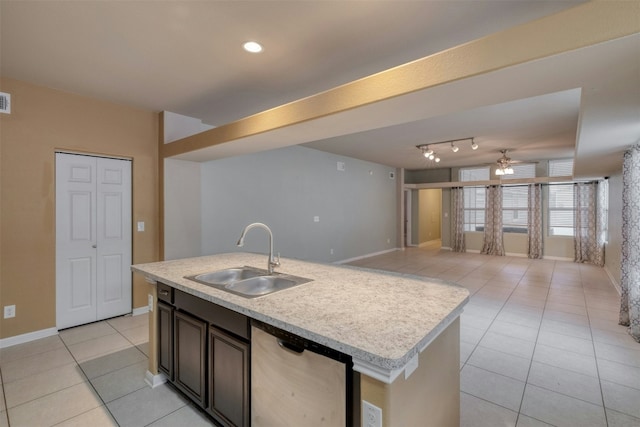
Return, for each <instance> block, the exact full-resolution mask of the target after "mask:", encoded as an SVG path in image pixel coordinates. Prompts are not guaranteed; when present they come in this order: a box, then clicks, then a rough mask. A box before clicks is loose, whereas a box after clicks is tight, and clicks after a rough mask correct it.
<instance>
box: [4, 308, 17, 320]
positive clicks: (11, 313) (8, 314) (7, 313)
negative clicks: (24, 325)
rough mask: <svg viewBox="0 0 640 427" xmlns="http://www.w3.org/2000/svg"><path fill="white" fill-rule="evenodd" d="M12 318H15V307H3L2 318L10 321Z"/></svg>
mask: <svg viewBox="0 0 640 427" xmlns="http://www.w3.org/2000/svg"><path fill="white" fill-rule="evenodd" d="M12 317H16V306H15V305H5V306H4V318H5V319H11V318H12Z"/></svg>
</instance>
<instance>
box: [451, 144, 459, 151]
mask: <svg viewBox="0 0 640 427" xmlns="http://www.w3.org/2000/svg"><path fill="white" fill-rule="evenodd" d="M459 149H460V148H459V147H458V146H457V145H453V142H452V143H451V151H453V152H454V153H457V152H458V150H459Z"/></svg>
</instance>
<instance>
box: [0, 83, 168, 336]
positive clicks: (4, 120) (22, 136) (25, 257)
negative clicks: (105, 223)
mask: <svg viewBox="0 0 640 427" xmlns="http://www.w3.org/2000/svg"><path fill="white" fill-rule="evenodd" d="M0 90H1V91H3V92H8V93H10V94H11V97H12V98H11V100H12V106H11V107H12V108H11V112H12V113H11V115H5V114H0V144H1V145H0V147H1V149H0V162H1V163H0V164H1V181H0V207H1V217H0V243H1V244H0V248H1V249H0V251H1V252H0V256H1V260H0V307H2V306H5V305H10V304H15V305H16V317H15V318H13V319H2V320H0V322H1V323H0V338H6V337H11V336H15V335H20V334H24V333H28V332H34V331H39V330H42V329H48V328H53V327H55V326H56V315H55V309H56V302H55V296H56V294H55V217H54V213H55V209H54V208H55V197H54V195H55V182H54V165H55V155H54V153H55V151H56V150H69V151H74V152H85V153H95V154H102V155H109V156H118V157H127V158H131V159H132V161H133V162H132V166H133V208H132V209H133V221H134V223H135V222H136V221H144V222H145V230H146V231H144V232H135V231H134V233H133V262H134V263H142V262H150V261H156V260H158V231H157V230H158V199H157V197H158V196H157V195H158V184H157V183H158V178H157V175H158V115H157V114H156V113H153V112H151V111H143V110H138V109H134V108H130V107H125V106H122V105H116V104H112V103H108V102H104V101H98V100H95V99H91V98H85V97H81V96H77V95H74V94H69V93H65V92H60V91H57V90H53V89H48V88H44V87H39V86H34V85H31V84H29V83H25V82H21V81H17V80H12V79H6V78H2V79H1V80H0ZM148 293H149V285H148V284H147V283H146V282H145V281H144V279H143V278H142V277H141V276H139V275H135V276H134V277H133V305H134V307H142V306H145V305H146V304H147V294H148Z"/></svg>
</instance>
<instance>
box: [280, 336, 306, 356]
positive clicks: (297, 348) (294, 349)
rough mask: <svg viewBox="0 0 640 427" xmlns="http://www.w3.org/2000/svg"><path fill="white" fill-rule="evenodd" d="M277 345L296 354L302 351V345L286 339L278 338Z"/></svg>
mask: <svg viewBox="0 0 640 427" xmlns="http://www.w3.org/2000/svg"><path fill="white" fill-rule="evenodd" d="M278 345H279V346H280V347H281V348H283V349H285V350H288V351H290V352H292V353H296V354H301V353H302V352H303V351H304V347H301V346H299V345H295V344H293V343H290V342H288V341H284V340H281V339H278Z"/></svg>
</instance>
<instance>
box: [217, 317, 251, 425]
mask: <svg viewBox="0 0 640 427" xmlns="http://www.w3.org/2000/svg"><path fill="white" fill-rule="evenodd" d="M209 355H210V356H209V404H208V408H207V411H208V412H209V413H211V415H213V417H214V418H215V419H216V420H217V421H219V422H221V423H222V424H223V425H224V426H225V427H226V426H237V427H245V426H246V427H248V426H249V425H250V418H249V344H248V343H246V342H244V341H242V340H239V339H237V338H236V337H234V336H232V335H230V334H228V333H225V332H224V331H222V330H221V329H218V328H216V327H213V326H211V327H210V328H209Z"/></svg>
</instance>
